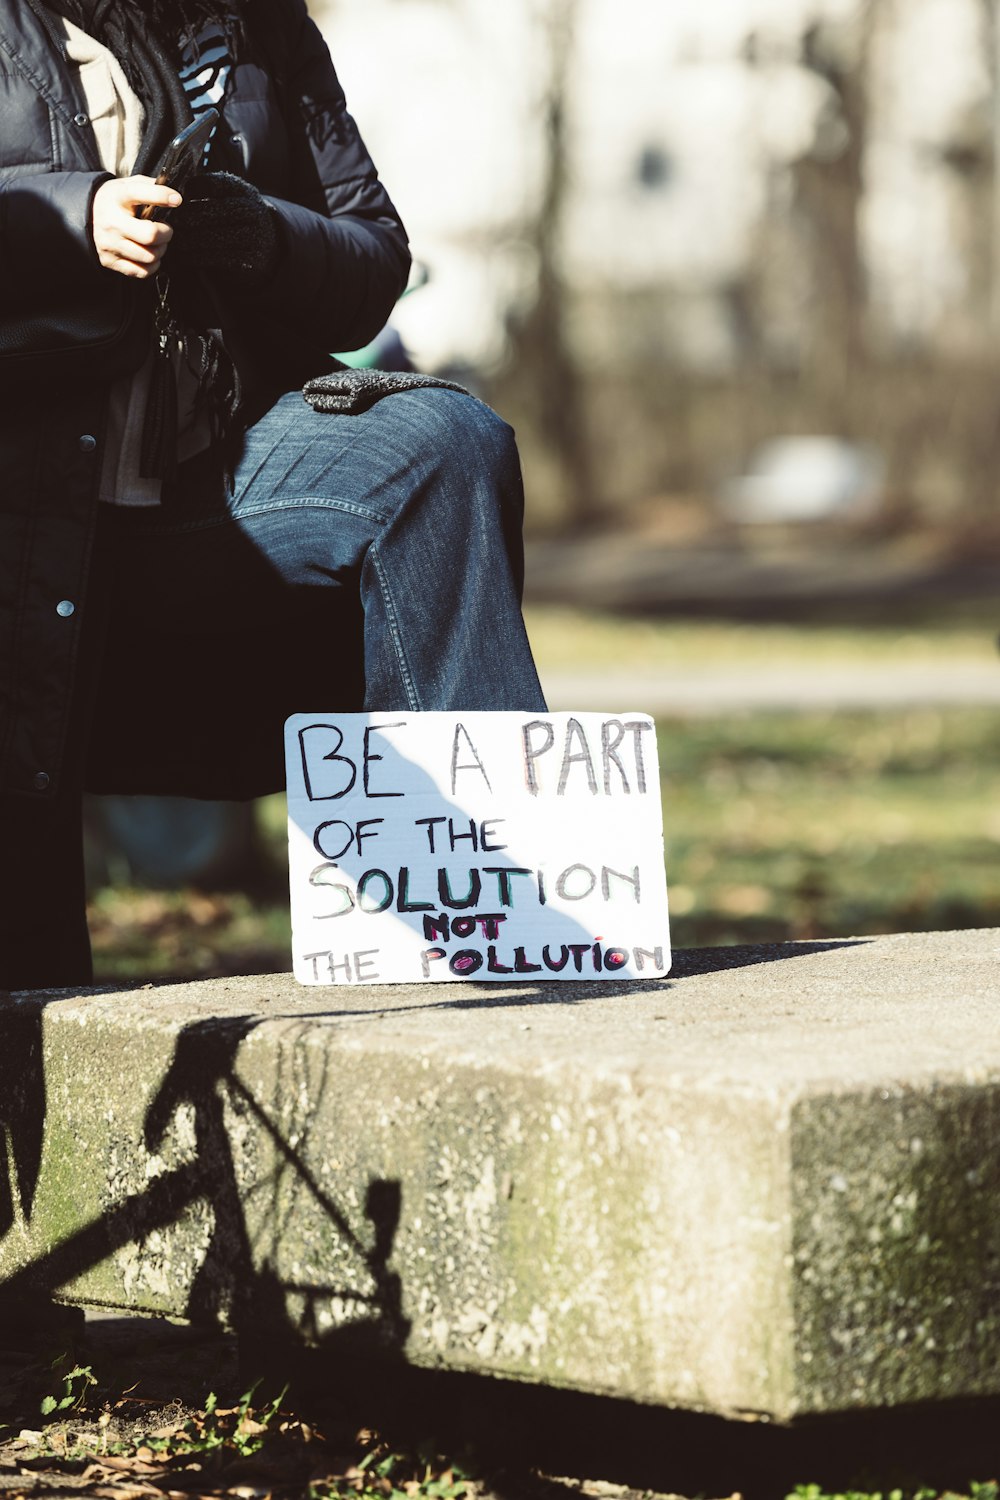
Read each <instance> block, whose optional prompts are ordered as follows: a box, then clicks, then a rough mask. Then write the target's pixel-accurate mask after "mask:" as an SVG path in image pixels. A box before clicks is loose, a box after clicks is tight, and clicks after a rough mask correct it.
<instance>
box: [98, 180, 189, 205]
mask: <svg viewBox="0 0 1000 1500" xmlns="http://www.w3.org/2000/svg"><path fill="white" fill-rule="evenodd" d="M115 183H116V187H117V192H116V194H115V197H116V198H117V200H118V202H119V203H121V204H122V205H123V206H125V207H127V208H140V207H142V206H143V205H144V204H147V203H149V204H152V206H153V207H154V208H180V206H181V204H182V203H183V202H184V199H183V198H182V197H181V195H180V193H179V192H178V191H177V189H176V188H172V187H167V186H166V185H161V184H160V183H158V182H155V181H154V180H153V178H152V177H119V178H116V179H115Z"/></svg>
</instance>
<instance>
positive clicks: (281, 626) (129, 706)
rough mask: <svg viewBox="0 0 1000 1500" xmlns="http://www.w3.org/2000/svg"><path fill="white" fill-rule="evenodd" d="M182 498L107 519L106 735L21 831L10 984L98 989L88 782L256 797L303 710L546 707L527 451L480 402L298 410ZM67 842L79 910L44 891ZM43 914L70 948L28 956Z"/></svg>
mask: <svg viewBox="0 0 1000 1500" xmlns="http://www.w3.org/2000/svg"><path fill="white" fill-rule="evenodd" d="M191 488H192V489H196V488H197V464H195V465H194V466H193V467H192V471H191ZM192 498H193V500H194V501H195V502H197V503H188V502H189V501H191V500H192ZM179 499H180V500H181V501H182V502H184V503H182V504H180V505H179V506H178V507H176V508H171V509H168V508H166V507H164V508H162V509H155V510H153V509H149V510H127V509H124V508H121V507H110V506H108V507H103V511H102V516H101V526H100V530H99V535H98V544H97V548H96V556H95V568H94V577H93V583H92V588H91V593H90V596H89V597H88V600H87V605H86V607H87V609H88V610H89V611H91V612H92V613H93V614H99V615H100V617H101V628H100V630H98V629H96V628H92V629H91V632H90V640H91V643H92V645H91V650H90V653H89V654H90V658H91V668H90V671H89V673H85V677H86V678H87V680H88V681H89V684H90V686H89V689H88V690H87V692H86V697H87V700H88V701H87V702H86V704H85V705H83V707H82V709H80V711H79V712H78V714H77V722H78V724H79V725H81V726H85V725H87V723H88V722H89V725H90V728H89V733H86V734H85V733H84V729H83V728H81V729H80V731H79V734H78V740H79V744H78V747H77V750H76V761H77V763H78V770H77V772H76V774H72V765H73V761H74V756H73V754H72V753H71V757H70V760H71V774H68V775H67V776H66V777H65V778H64V784H63V790H62V791H61V792H60V794H59V797H58V799H57V800H56V802H55V803H54V804H46V806H45V807H44V808H42V807H40V806H39V805H37V804H30V805H29V804H25V805H23V807H22V808H21V809H19V810H18V812H17V815H16V818H15V819H14V823H13V824H12V823H10V822H8V824H7V826H8V828H11V827H13V826H15V825H16V826H17V827H18V828H21V826H22V825H23V833H21V834H20V835H19V838H18V842H19V843H22V844H23V858H22V859H21V860H20V861H19V862H11V864H10V865H9V866H8V868H11V869H13V868H15V866H16V868H17V870H18V880H17V882H16V883H12V889H11V890H10V891H6V890H5V891H3V892H0V897H2V898H3V899H2V900H0V987H3V986H4V984H8V985H12V986H13V985H15V984H16V985H18V986H20V987H27V986H29V985H47V984H52V985H56V984H78V983H85V982H86V981H87V979H88V977H89V974H90V968H89V962H90V960H89V947H88V945H87V944H86V929H85V926H84V924H83V922H82V911H83V903H84V892H83V883H82V866H80V863H79V860H78V859H77V858H76V857H75V856H73V855H72V851H73V849H78V847H79V832H78V827H79V816H80V813H79V802H80V787H81V784H82V785H84V786H85V787H86V788H88V789H90V790H93V791H102V792H146V793H161V794H173V795H188V796H201V797H252V796H258V795H261V794H263V793H264V792H267V791H271V790H276V789H278V788H279V787H280V786H281V785H282V784H283V755H282V726H283V723H284V719H285V718H286V717H287V716H288V714H290V713H294V712H312V711H318V712H329V711H331V710H334V709H340V710H342V711H343V710H351V709H360V708H367V709H370V710H373V711H380V712H381V711H386V710H388V711H398V710H411V711H412V710H418V709H521V710H525V711H530V712H535V711H541V710H543V709H544V706H545V704H544V698H543V696H542V691H541V688H540V686H539V682H538V676H537V674H536V672H535V667H534V663H533V661H532V657H531V651H530V648H529V646H528V642H527V638H526V635H525V631H524V625H523V621H522V619H521V609H520V599H521V586H522V577H523V569H522V552H521V521H522V510H523V495H522V488H521V478H520V466H519V462H518V458H517V451H516V448H515V446H514V442H513V436H512V433H511V431H510V429H509V428H508V427H507V426H506V424H505V423H503V422H502V421H500V419H499V418H498V417H497V416H496V415H495V414H494V413H493V412H491V411H490V410H489V408H488V407H486V406H484V405H483V404H482V403H481V402H479V401H476V400H474V399H473V398H472V397H468V396H462V395H459V394H457V393H455V392H452V391H446V390H435V389H428V390H420V391H413V392H407V393H406V394H399V395H394V396H391V397H388V398H386V399H384V400H383V401H381V402H379V403H377V404H376V405H375V406H374V407H372V408H371V410H370V411H368V412H367V413H364V414H362V415H359V416H353V417H345V416H332V415H327V414H319V413H316V412H314V411H313V410H312V409H311V408H310V407H309V406H307V405H306V403H305V401H304V400H303V398H302V396H301V394H299V393H298V392H293V393H292V394H289V395H287V396H284V397H282V398H281V399H280V400H279V401H278V402H277V403H276V405H275V406H274V407H273V408H272V409H271V410H270V411H269V412H268V413H267V414H266V415H265V416H264V417H263V418H262V419H261V420H260V421H259V422H258V423H257V424H256V425H255V426H254V427H252V428H251V429H250V430H249V431H248V432H247V433H246V435H245V440H244V443H243V449H242V454H241V456H240V459H239V462H238V465H237V467H236V473H235V490H234V493H233V495H232V496H231V497H230V498H229V499H228V500H226V501H224V502H222V501H220V500H218V499H214V500H212V499H206V497H204V496H203V497H198V496H194V497H191V496H190V495H189V496H188V497H186V498H185V496H184V495H183V494H181V496H180V497H179ZM84 739H86V740H87V747H86V751H85V749H84ZM56 846H58V847H59V848H60V849H61V850H62V860H61V869H62V870H63V872H64V880H63V887H62V889H61V890H60V894H59V898H58V901H57V902H56V905H57V906H58V907H59V912H56V911H54V910H53V906H52V901H51V899H50V898H49V896H48V895H43V892H51V891H52V877H51V870H50V865H51V860H50V858H49V855H50V853H51V850H52V848H53V847H56ZM14 885H16V888H14ZM43 900H44V902H45V905H46V908H47V910H48V913H49V922H48V924H47V926H48V931H49V933H50V934H51V936H52V938H53V940H54V941H53V942H52V943H51V944H50V946H49V947H47V948H43V951H41V952H37V953H36V952H35V949H34V947H32V946H30V945H29V946H28V948H27V949H26V951H25V952H24V953H21V954H20V955H18V953H17V951H16V950H17V947H18V941H19V937H18V935H19V934H20V933H22V932H23V931H24V930H25V927H26V925H27V926H30V922H29V914H30V912H31V911H32V910H38V909H39V904H40V903H41V902H42V901H43ZM60 934H63V935H65V943H63V942H62V941H61V938H60ZM81 934H82V936H81ZM85 949H86V951H84V950H85ZM5 975H6V978H5Z"/></svg>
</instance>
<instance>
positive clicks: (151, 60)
mask: <svg viewBox="0 0 1000 1500" xmlns="http://www.w3.org/2000/svg"><path fill="white" fill-rule="evenodd" d="M30 4H31V8H32V10H33V11H35V13H36V15H39V16H40V17H41V19H42V20H43V21H44V22H45V23H46V25H47V27H48V29H49V30H50V32H51V25H50V23H51V20H52V12H53V11H55V12H56V13H57V14H58V15H61V16H65V17H66V18H67V20H70V21H73V22H74V23H75V24H76V25H77V26H79V27H80V28H81V29H82V30H83V31H85V32H86V33H87V35H88V36H92V37H93V38H94V39H95V41H98V42H100V43H101V44H102V45H103V46H105V47H107V49H108V51H109V52H113V53H114V55H115V57H116V58H117V59H118V61H119V62H120V63H121V66H122V69H123V71H124V73H125V77H126V78H127V79H128V81H129V85H130V87H131V88H132V89H133V90H134V91H135V93H136V94H138V96H139V98H140V99H141V100H142V102H143V105H144V106H145V110H146V128H145V132H144V134H143V138H142V146H141V147H140V150H139V155H138V157H137V158H136V162H135V168H134V171H135V174H136V176H147V175H151V174H152V172H153V171H154V170H155V167H156V164H157V162H158V161H159V159H160V157H161V156H162V155H163V152H164V150H165V148H166V146H167V143H168V142H169V141H170V140H172V139H173V137H174V136H175V135H176V134H177V132H178V131H179V130H182V129H183V128H184V126H185V125H189V124H190V123H191V119H192V115H191V106H190V105H189V104H188V101H187V96H186V94H185V93H184V88H183V85H182V84H181V81H180V78H179V76H178V66H179V62H178V52H179V47H178V43H179V41H180V38H179V37H176V38H172V39H170V40H167V39H165V38H163V37H161V36H158V35H157V34H156V33H155V31H153V30H152V29H151V28H150V27H149V25H148V23H146V22H145V21H144V17H143V14H142V7H141V6H140V5H137V4H134V3H130V0H47V3H46V0H30ZM60 45H62V43H61V42H60Z"/></svg>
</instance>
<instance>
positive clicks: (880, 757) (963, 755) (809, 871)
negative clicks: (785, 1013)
mask: <svg viewBox="0 0 1000 1500" xmlns="http://www.w3.org/2000/svg"><path fill="white" fill-rule="evenodd" d="M659 747H660V763H661V769H662V772H663V802H664V817H665V831H666V846H667V876H668V883H669V887H670V904H671V913H672V919H673V929H674V940H675V942H676V943H677V945H678V946H685V947H698V946H703V945H708V944H715V943H736V942H769V941H775V940H780V939H786V938H818V937H835V936H845V935H848V934H867V933H877V932H913V931H928V930H932V929H935V928H959V927H975V926H996V925H1000V884H998V881H997V876H996V872H997V864H998V859H1000V759H998V755H997V723H996V715H995V713H994V712H993V711H991V710H986V709H947V710H930V709H921V710H911V711H906V712H894V713H881V714H877V715H875V714H846V713H810V714H801V715H799V714H776V713H771V714H748V715H746V716H734V717H732V718H729V719H713V720H709V721H695V722H685V723H676V722H674V723H661V724H660V725H659Z"/></svg>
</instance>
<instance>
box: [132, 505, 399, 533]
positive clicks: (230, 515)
mask: <svg viewBox="0 0 1000 1500" xmlns="http://www.w3.org/2000/svg"><path fill="white" fill-rule="evenodd" d="M304 509H313V510H336V511H340V512H341V513H342V514H344V515H348V516H356V517H357V518H358V519H359V520H362V521H369V520H372V521H375V523H376V524H377V525H379V526H385V525H387V524H388V521H389V517H388V516H384V515H383V514H382V512H381V511H377V510H369V509H368V508H367V507H365V506H363V505H354V504H352V503H351V501H349V500H325V499H323V498H322V497H321V496H317V495H302V496H300V497H298V498H297V499H294V500H275V501H272V502H271V503H270V504H265V505H248V506H246V507H245V508H244V507H240V508H239V509H237V510H227V511H226V512H225V514H224V515H216V516H198V517H193V518H192V519H191V520H190V521H173V522H166V523H161V522H159V521H158V522H157V523H156V524H155V525H151V526H149V527H142V528H138V527H137V528H136V530H135V531H134V532H132V533H130V534H131V535H133V536H138V537H146V536H171V535H178V534H180V533H182V532H189V531H209V530H211V528H212V527H214V526H228V525H238V524H239V522H240V521H243V520H246V519H248V518H249V517H251V516H266V515H270V514H272V513H274V512H278V511H283V510H304Z"/></svg>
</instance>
